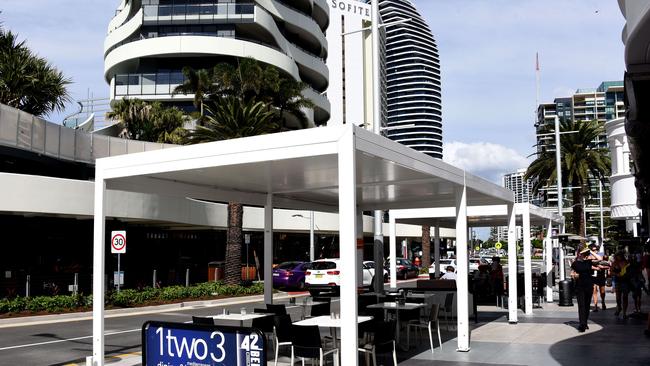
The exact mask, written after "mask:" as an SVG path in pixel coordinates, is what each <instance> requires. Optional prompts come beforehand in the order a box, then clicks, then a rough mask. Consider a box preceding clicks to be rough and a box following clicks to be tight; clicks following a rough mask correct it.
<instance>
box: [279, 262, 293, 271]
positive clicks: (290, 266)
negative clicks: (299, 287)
mask: <svg viewBox="0 0 650 366" xmlns="http://www.w3.org/2000/svg"><path fill="white" fill-rule="evenodd" d="M296 265H298V263H297V262H284V263H280V264H279V265H278V266H277V267H276V268H277V269H285V270H286V269H294V268H295V267H296Z"/></svg>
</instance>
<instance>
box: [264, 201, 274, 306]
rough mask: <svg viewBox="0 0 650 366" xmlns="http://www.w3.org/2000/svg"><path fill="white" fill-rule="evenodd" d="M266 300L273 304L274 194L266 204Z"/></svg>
mask: <svg viewBox="0 0 650 366" xmlns="http://www.w3.org/2000/svg"><path fill="white" fill-rule="evenodd" d="M264 302H265V303H267V304H273V194H271V193H268V194H267V195H266V205H265V206H264Z"/></svg>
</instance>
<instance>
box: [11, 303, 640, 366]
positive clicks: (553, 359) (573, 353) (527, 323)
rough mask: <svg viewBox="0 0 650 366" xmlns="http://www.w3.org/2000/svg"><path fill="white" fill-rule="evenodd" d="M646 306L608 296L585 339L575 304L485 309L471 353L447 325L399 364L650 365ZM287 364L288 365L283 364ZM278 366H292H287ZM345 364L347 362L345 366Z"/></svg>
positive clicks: (114, 361) (131, 363)
mask: <svg viewBox="0 0 650 366" xmlns="http://www.w3.org/2000/svg"><path fill="white" fill-rule="evenodd" d="M241 300H244V299H241ZM251 300H253V299H250V300H249V301H251ZM254 300H257V301H259V300H258V299H254ZM244 301H246V300H244ZM643 302H644V306H643V311H644V313H645V314H646V315H645V316H637V317H631V318H629V319H627V320H623V319H621V318H617V317H616V316H615V315H614V311H615V309H614V307H615V303H614V295H613V294H610V293H609V291H608V293H607V307H608V309H607V310H605V311H603V310H600V311H598V312H595V313H594V312H592V313H591V316H590V322H589V328H590V329H589V330H587V331H586V332H585V333H579V332H578V331H577V329H576V327H577V303H576V302H575V300H574V306H573V307H559V306H557V305H556V303H552V304H543V307H542V308H541V309H540V308H536V309H534V314H533V315H532V316H526V315H524V314H523V313H522V312H521V311H520V312H519V323H518V324H516V325H512V324H509V323H508V321H507V310H504V309H500V308H497V307H494V306H480V307H479V323H477V324H475V323H473V322H470V325H471V327H472V332H471V351H470V352H456V339H455V330H454V329H453V328H452V329H451V331H449V332H447V331H446V330H445V325H444V321H443V322H442V327H441V328H442V330H443V332H442V335H443V345H442V349H441V348H440V347H436V348H435V353H434V354H431V351H430V350H429V348H428V339H426V337H425V339H424V340H423V341H422V342H420V344H419V345H418V347H417V348H412V349H411V350H409V351H408V352H405V353H402V352H400V353H398V360H399V364H400V365H404V366H422V365H432V364H434V365H442V366H455V365H466V366H483V365H531V366H537V365H539V366H542V365H543V366H552V365H571V366H580V365H594V366H595V365H650V338H648V337H645V336H644V335H643V329H644V328H645V324H646V320H647V312H648V311H649V310H650V297H648V296H646V295H645V294H644V297H643ZM333 305H334V304H333ZM336 305H338V304H336ZM161 314H163V313H161ZM186 316H187V315H186ZM0 326H1V324H0ZM436 343H437V342H436ZM282 361H287V360H285V359H284V358H282ZM106 364H107V365H111V366H135V365H141V354H140V352H138V349H134V350H129V351H126V352H124V353H116V354H114V355H113V356H110V357H107V359H106ZM279 364H282V365H287V364H288V362H284V363H283V362H280V363H279ZM345 364H346V363H345V361H343V362H342V365H345ZM70 365H73V364H70ZM79 365H83V363H80V364H79Z"/></svg>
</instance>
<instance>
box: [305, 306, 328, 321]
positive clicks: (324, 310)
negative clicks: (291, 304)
mask: <svg viewBox="0 0 650 366" xmlns="http://www.w3.org/2000/svg"><path fill="white" fill-rule="evenodd" d="M323 315H330V303H325V304H318V305H312V306H311V310H310V313H309V316H311V317H312V318H314V317H317V316H323Z"/></svg>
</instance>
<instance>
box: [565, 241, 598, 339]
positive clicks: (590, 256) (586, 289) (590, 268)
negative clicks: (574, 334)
mask: <svg viewBox="0 0 650 366" xmlns="http://www.w3.org/2000/svg"><path fill="white" fill-rule="evenodd" d="M596 260H598V255H597V254H596V253H593V252H592V251H591V250H590V249H589V248H588V247H586V248H584V249H583V250H582V251H580V254H579V255H578V257H577V258H576V261H575V262H573V264H571V269H572V270H573V271H572V273H571V277H572V278H573V280H574V283H575V292H576V299H577V300H578V318H579V320H580V325H579V326H578V331H579V332H581V333H582V332H584V331H585V329H587V328H588V326H587V321H588V320H589V304H590V303H591V296H592V294H593V289H594V280H593V277H592V274H593V272H594V270H597V269H598V266H597V265H596V266H595V265H594V264H593V262H592V261H596Z"/></svg>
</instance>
